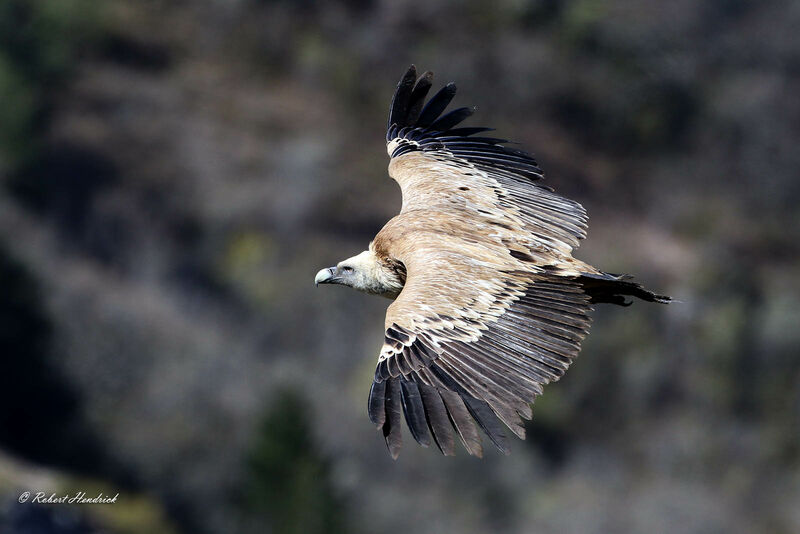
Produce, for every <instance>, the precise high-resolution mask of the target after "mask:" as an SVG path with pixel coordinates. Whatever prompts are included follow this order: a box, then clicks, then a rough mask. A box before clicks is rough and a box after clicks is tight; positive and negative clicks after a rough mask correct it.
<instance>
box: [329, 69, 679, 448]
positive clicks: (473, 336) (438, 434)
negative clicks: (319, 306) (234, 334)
mask: <svg viewBox="0 0 800 534" xmlns="http://www.w3.org/2000/svg"><path fill="white" fill-rule="evenodd" d="M431 78H432V75H431V74H430V73H425V74H424V75H423V76H422V77H420V78H419V79H417V77H416V70H415V69H414V67H413V66H412V67H411V69H409V71H408V72H407V73H406V75H405V76H404V77H403V79H402V80H401V82H400V84H399V85H398V90H397V93H396V94H395V97H394V99H393V102H392V108H391V111H390V117H389V132H388V134H387V147H388V151H389V155H390V156H391V158H392V159H391V162H390V165H389V175H390V176H391V177H392V178H394V179H395V180H396V181H397V182H398V184H400V188H401V190H402V193H403V207H402V209H401V211H400V214H399V215H397V216H396V217H394V218H393V219H391V220H390V221H389V222H388V223H387V224H386V225H385V226H384V227H383V229H381V231H380V232H379V233H378V235H377V236H376V237H375V239H374V241H373V242H372V243H370V247H369V250H367V251H365V252H363V253H361V254H359V255H358V256H355V257H353V258H350V259H348V260H345V261H343V262H341V263H340V264H339V265H338V266H337V267H335V268H334V267H332V268H329V269H324V270H322V271H320V273H318V275H317V280H316V281H317V283H340V284H343V285H349V286H352V287H354V288H356V289H360V290H362V291H366V292H368V293H373V294H378V295H383V296H387V297H389V298H393V299H395V300H394V302H393V303H392V304H391V305H390V306H389V309H388V311H387V313H386V322H385V327H386V335H385V342H384V346H383V348H382V349H381V351H380V355H379V358H378V367H377V369H376V372H375V381H374V382H373V386H372V389H371V391H370V398H369V415H370V418H371V420H372V421H373V422H374V423H375V424H376V425H377V426H378V427H379V428H381V429H382V430H383V434H384V436H385V438H386V443H387V445H388V447H389V450H390V452H391V454H392V456H393V457H396V456H397V454H398V452H399V448H400V445H401V441H402V440H401V430H400V411H401V409H402V411H403V412H404V414H405V418H406V421H407V423H408V426H409V429H410V430H411V433H412V435H413V436H414V438H415V439H416V440H417V441H418V442H419V443H421V444H423V445H429V444H430V443H431V442H433V443H435V444H436V445H437V446H438V447H439V449H440V450H441V451H442V452H443V453H444V454H448V455H449V454H454V450H455V438H454V436H455V435H458V436H459V437H460V438H461V441H462V443H463V444H464V446H465V447H466V449H467V451H469V453H470V454H475V455H478V456H480V455H481V454H482V446H481V442H480V438H479V435H478V431H477V428H476V426H475V423H477V424H478V426H480V427H481V428H482V429H483V430H484V432H486V434H487V435H488V436H489V438H490V439H491V440H492V442H493V443H494V444H495V445H496V446H497V447H498V448H499V449H500V450H502V451H504V452H508V450H509V448H508V443H507V438H506V436H505V432H504V427H503V425H501V424H500V423H499V421H502V423H504V424H505V426H507V427H508V428H510V429H511V430H512V431H513V432H514V433H515V434H516V435H517V436H519V437H521V438H524V437H525V431H524V427H523V426H522V420H521V418H530V417H531V407H530V404H531V403H532V402H533V400H534V398H535V396H536V395H538V394H540V393H541V392H542V386H543V385H545V384H547V383H549V382H551V381H554V380H557V379H558V378H559V377H560V376H561V375H562V374H563V373H564V371H565V370H566V369H567V367H568V366H569V364H570V363H571V361H572V360H573V359H574V358H575V356H577V353H578V351H579V349H580V342H581V340H582V339H583V338H584V337H585V336H586V334H587V332H588V328H589V323H590V319H589V316H588V312H589V311H590V310H591V304H592V303H595V302H610V303H615V304H623V303H625V296H626V295H630V296H636V297H639V298H642V299H644V300H648V301H657V302H668V301H669V298H668V297H664V296H660V295H656V294H654V293H651V292H649V291H647V290H645V289H644V288H642V287H641V286H640V285H638V284H635V283H633V282H630V281H628V280H627V279H625V278H623V277H619V276H614V275H609V274H607V273H603V272H602V271H600V270H598V269H596V268H594V267H592V266H591V265H588V264H586V263H584V262H582V261H580V260H577V259H575V258H573V257H572V251H573V249H574V248H576V247H577V246H578V242H579V240H580V239H582V238H584V237H585V235H586V222H587V216H586V212H585V210H584V209H583V207H581V206H580V204H578V203H576V202H574V201H572V200H568V199H565V198H563V197H561V196H559V195H556V194H555V193H553V192H552V191H551V190H550V189H548V188H545V187H542V186H540V185H538V184H537V183H536V180H538V179H539V178H541V176H542V175H541V171H540V170H539V168H538V167H537V166H536V163H535V161H534V160H533V158H531V157H530V156H529V155H528V154H525V153H523V152H520V151H517V150H512V149H510V148H507V147H505V146H504V145H503V143H504V142H505V141H504V140H502V139H495V138H487V137H474V135H475V134H477V133H481V132H483V131H486V130H487V129H485V128H453V126H455V125H456V124H458V123H459V122H461V120H463V119H464V118H466V117H467V116H469V115H470V114H471V113H472V110H470V109H468V108H460V109H457V110H455V111H453V112H450V113H448V114H446V115H444V116H441V117H440V115H441V113H442V112H443V111H444V108H445V107H446V106H447V104H448V103H449V102H450V100H451V99H452V97H453V95H454V94H455V86H454V85H452V84H449V85H447V86H446V87H445V88H444V89H442V90H441V91H440V92H439V93H437V95H436V96H434V97H433V98H432V99H431V100H430V101H429V102H428V103H427V105H425V107H423V106H422V104H423V103H424V98H425V95H426V94H427V92H428V89H429V88H430V86H431ZM453 431H455V434H454V432H453Z"/></svg>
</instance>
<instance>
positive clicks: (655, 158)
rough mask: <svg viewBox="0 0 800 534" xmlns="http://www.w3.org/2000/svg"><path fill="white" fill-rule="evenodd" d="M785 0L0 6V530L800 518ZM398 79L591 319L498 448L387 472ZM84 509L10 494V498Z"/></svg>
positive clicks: (660, 529)
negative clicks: (428, 95)
mask: <svg viewBox="0 0 800 534" xmlns="http://www.w3.org/2000/svg"><path fill="white" fill-rule="evenodd" d="M798 28H800V3H798V2H793V1H791V0H786V1H781V0H767V1H763V2H745V1H741V0H710V1H705V2H693V1H686V0H677V1H674V2H663V1H660V0H643V1H638V2H627V1H624V0H613V1H610V2H593V1H588V0H570V1H564V2H558V1H555V0H538V1H530V2H526V1H521V0H498V1H495V2H483V1H480V0H474V1H468V2H455V1H446V0H427V1H425V2H406V1H401V0H394V1H373V0H350V1H348V2H311V1H289V0H284V1H267V0H197V1H189V0H183V1H172V2H168V1H158V0H108V1H104V2H96V1H92V0H0V179H1V181H0V353H1V354H2V369H0V532H2V533H4V534H5V533H11V534H16V533H94V532H110V533H112V534H113V533H119V534H126V533H127V534H133V533H175V534H178V533H200V534H204V533H217V532H220V533H228V532H242V533H256V532H273V533H276V534H283V533H297V534H300V533H304V534H306V533H307V534H314V533H323V532H325V533H344V532H347V533H356V534H358V533H364V534H367V533H373V532H382V533H386V534H389V533H401V532H402V533H406V532H437V533H443V534H447V533H458V534H472V533H475V534H478V533H486V532H508V533H561V532H582V533H598V534H599V533H605V532H614V533H627V532H631V533H635V532H645V531H646V532H649V533H651V534H657V533H666V532H670V533H672V532H680V533H685V534H693V533H697V534H700V533H710V532H725V533H728V534H736V533H753V532H764V533H778V534H780V533H795V532H800V508H798V506H797V505H798V503H800V357H799V356H800V350H799V349H800V283H799V282H798V278H799V275H800V257H798V250H799V249H800V210H798V201H800V181H799V180H798V169H800V148H798V144H799V143H798V142H799V141H800V98H798V95H800V36H799V32H798ZM410 63H415V64H416V65H417V66H418V67H419V68H420V69H421V70H426V69H430V70H433V71H435V72H436V75H437V77H436V82H437V86H438V85H440V84H444V83H446V82H447V81H451V80H452V81H456V82H457V83H458V85H459V87H460V92H459V94H458V96H457V97H456V103H457V104H458V105H473V104H475V105H477V106H479V109H478V112H477V114H476V116H475V117H474V118H473V119H472V120H471V123H470V124H472V125H486V126H493V127H496V128H497V130H498V132H497V133H498V135H499V136H501V137H508V138H512V139H514V140H516V141H518V142H520V143H521V145H522V146H523V147H524V148H526V149H528V150H530V151H532V152H533V153H535V154H536V156H537V159H538V160H539V162H540V164H541V166H542V167H543V169H544V170H545V172H546V174H547V176H548V182H547V183H548V184H549V185H551V186H553V187H555V188H556V190H557V191H559V192H560V193H563V194H565V195H567V196H569V197H571V198H574V199H576V200H578V201H580V202H581V203H583V205H584V206H585V207H586V208H587V209H588V211H589V214H590V217H591V222H590V232H589V239H588V240H587V241H585V242H584V245H583V246H582V248H581V249H580V250H579V251H578V254H577V255H578V256H579V257H580V258H581V259H584V260H586V261H589V262H590V263H593V264H595V265H598V266H600V267H602V268H604V269H605V270H608V271H611V272H630V273H634V274H636V275H637V277H638V279H639V280H640V281H642V282H643V283H644V284H645V285H647V286H648V287H650V288H652V289H654V290H657V291H660V292H664V293H667V294H670V295H672V296H674V297H676V298H677V299H679V300H680V301H681V302H680V303H678V304H674V305H670V306H655V305H643V304H641V303H636V304H634V305H633V307H632V308H628V309H621V308H616V307H610V306H604V307H601V308H600V309H598V310H597V311H596V312H595V324H594V327H593V332H592V334H591V335H590V336H589V338H588V340H587V342H586V343H585V345H584V349H583V352H582V355H581V357H580V358H579V359H578V361H577V362H576V364H575V365H574V366H573V368H572V369H571V370H570V372H569V373H567V375H566V377H565V378H564V379H563V380H562V381H561V382H559V383H557V384H553V385H551V386H550V387H548V388H547V389H546V391H545V394H544V396H543V397H541V398H540V399H539V400H538V401H537V403H536V406H535V407H534V420H533V421H532V422H531V423H530V424H529V426H528V440H527V441H524V442H522V441H518V442H516V443H515V444H514V451H513V453H512V455H511V456H509V457H503V456H501V455H499V454H498V453H496V452H495V451H491V452H488V453H487V457H486V458H484V459H483V460H480V461H479V460H476V459H474V458H471V457H469V456H467V455H466V454H465V453H464V452H463V451H460V454H459V455H458V456H457V457H455V458H443V457H441V456H440V455H439V453H438V452H437V451H434V450H426V449H422V448H419V447H417V446H416V445H415V444H410V443H409V442H410V441H411V440H410V436H409V435H408V434H406V446H405V447H404V449H403V451H402V453H401V456H400V459H399V460H398V461H396V462H393V461H392V460H391V459H390V457H389V455H388V453H387V451H386V449H385V446H384V444H383V441H382V438H381V436H380V434H379V433H378V432H376V431H375V430H374V428H373V427H372V425H371V424H370V423H369V421H368V419H367V415H366V399H367V393H368V389H369V385H370V379H371V376H372V373H373V370H374V364H375V361H376V357H377V351H378V348H379V346H380V344H381V342H382V334H383V312H384V309H385V307H386V305H387V304H388V302H387V301H385V300H383V299H378V298H374V297H368V296H365V295H361V294H357V293H356V292H354V291H351V290H343V289H340V288H331V287H325V288H320V289H318V290H315V288H314V284H313V277H314V274H315V273H316V271H317V270H318V269H319V268H321V267H325V266H328V265H332V264H334V263H336V262H337V261H339V260H340V259H343V258H345V257H347V256H350V255H352V254H354V253H357V252H359V251H361V250H363V249H364V248H365V246H366V244H367V242H368V241H369V239H370V238H371V237H372V236H373V235H374V234H375V233H376V232H377V230H378V229H379V228H380V227H381V226H382V225H383V223H384V222H385V221H386V220H387V219H389V218H390V217H391V216H393V215H394V214H395V213H396V212H397V211H398V209H399V206H400V193H399V189H398V187H397V186H396V184H395V183H394V182H392V181H391V180H390V179H388V177H387V175H386V166H387V163H388V159H387V156H386V152H385V148H384V133H385V121H386V114H387V110H388V106H389V101H390V98H391V95H392V93H393V91H394V87H395V84H396V83H397V80H398V79H399V77H400V76H401V74H402V73H403V72H404V71H405V69H406V68H407V66H408V65H409V64H410ZM23 490H26V491H32V492H36V491H44V492H46V493H48V494H49V493H52V492H56V493H59V494H62V493H65V492H72V493H74V492H75V491H77V490H82V491H86V492H87V493H89V494H90V495H92V494H96V493H98V492H101V491H102V492H103V493H105V494H111V495H113V494H114V493H116V492H121V495H120V497H119V502H118V503H117V504H114V505H105V506H102V505H95V506H74V505H73V506H69V505H50V506H44V505H35V504H31V503H27V504H24V505H23V504H19V503H18V502H17V498H18V496H19V494H20V492H21V491H23Z"/></svg>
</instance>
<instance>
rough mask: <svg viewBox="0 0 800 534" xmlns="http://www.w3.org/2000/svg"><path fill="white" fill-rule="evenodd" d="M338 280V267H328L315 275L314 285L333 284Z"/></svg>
mask: <svg viewBox="0 0 800 534" xmlns="http://www.w3.org/2000/svg"><path fill="white" fill-rule="evenodd" d="M335 282H336V267H328V268H327V269H322V270H321V271H320V272H318V273H317V276H315V277H314V285H317V286H318V285H320V284H333V283H335Z"/></svg>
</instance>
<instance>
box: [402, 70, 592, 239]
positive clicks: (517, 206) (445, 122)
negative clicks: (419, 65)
mask: <svg viewBox="0 0 800 534" xmlns="http://www.w3.org/2000/svg"><path fill="white" fill-rule="evenodd" d="M432 78H433V75H432V74H431V73H430V72H426V73H425V74H423V75H422V76H421V77H420V78H419V79H418V80H417V74H416V68H415V67H414V66H413V65H412V66H411V67H410V68H409V70H408V72H406V74H405V76H404V77H403V79H402V80H400V83H399V84H398V86H397V91H396V92H395V95H394V98H393V99H392V105H391V109H390V112H389V124H388V130H387V133H386V143H387V151H388V152H389V156H390V157H391V158H392V162H391V164H390V167H389V169H390V174H391V175H392V177H393V178H394V179H395V180H397V181H398V183H399V184H400V187H401V188H402V190H403V209H404V210H406V209H417V208H421V207H424V206H425V205H431V204H440V203H442V202H445V201H447V200H448V198H447V195H443V194H442V193H443V191H442V190H441V189H439V190H437V191H435V194H434V195H432V196H431V195H425V194H424V192H425V191H426V190H430V188H429V187H428V185H427V184H425V183H424V182H420V181H419V180H417V179H416V178H417V175H415V174H414V173H408V172H406V173H393V172H391V171H392V166H396V165H398V164H399V160H401V159H402V156H404V155H407V154H410V153H416V154H418V155H420V156H421V158H419V159H418V161H419V160H422V159H424V160H426V161H427V162H429V163H430V164H440V165H442V166H447V167H451V168H453V167H456V168H461V169H464V170H465V171H466V172H465V173H464V177H469V176H471V177H472V179H471V180H470V179H469V178H467V179H466V180H464V181H465V182H469V181H473V182H476V183H478V182H480V183H484V184H488V185H489V186H490V187H493V188H494V189H495V190H496V192H497V196H498V198H497V199H496V201H495V205H496V207H498V208H504V209H507V210H511V211H515V212H516V214H517V216H518V217H519V218H520V219H521V221H522V222H523V223H524V225H525V230H526V231H527V232H528V233H529V234H530V235H531V236H532V237H533V238H534V239H536V240H537V241H538V242H539V243H540V244H541V245H543V246H545V247H548V248H550V249H552V250H555V251H559V252H562V253H565V254H569V253H571V252H572V250H573V249H574V248H577V247H578V241H579V240H580V239H583V238H585V237H586V229H587V221H588V217H587V215H586V210H584V209H583V206H581V205H580V204H578V203H577V202H575V201H572V200H569V199H566V198H563V197H561V196H559V195H556V194H555V193H553V192H552V190H551V189H550V188H548V187H545V186H543V185H540V184H539V183H537V181H538V180H540V179H541V178H542V177H543V176H544V175H543V173H542V171H541V170H540V169H539V167H538V166H537V164H536V161H535V160H534V159H533V157H532V156H531V155H530V154H527V153H525V152H523V151H521V150H516V149H513V148H510V147H507V146H504V143H507V142H508V141H506V140H505V139H498V138H494V137H475V134H480V133H483V132H487V131H490V130H491V128H483V127H473V128H454V126H457V125H458V124H459V123H460V122H461V121H463V120H464V119H466V118H467V117H469V116H470V115H472V113H473V111H474V108H464V107H462V108H458V109H455V110H453V111H450V112H448V113H446V114H444V115H442V113H443V112H444V110H445V108H446V107H447V106H448V104H449V103H450V101H451V100H452V99H453V97H454V96H455V93H456V87H455V84H453V83H449V84H447V85H446V86H445V87H444V88H442V89H441V90H440V91H439V92H438V93H436V95H434V96H433V97H432V98H431V99H430V100H429V101H428V102H427V104H425V105H424V106H423V103H424V101H425V96H426V95H427V93H428V91H429V90H430V87H431V80H432ZM440 115H441V116H440ZM417 164H419V163H417ZM462 187H469V184H462Z"/></svg>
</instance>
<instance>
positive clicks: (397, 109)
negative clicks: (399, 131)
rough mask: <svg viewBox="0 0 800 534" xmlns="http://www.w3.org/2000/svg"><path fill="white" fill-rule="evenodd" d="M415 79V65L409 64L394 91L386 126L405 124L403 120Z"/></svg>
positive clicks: (401, 125)
mask: <svg viewBox="0 0 800 534" xmlns="http://www.w3.org/2000/svg"><path fill="white" fill-rule="evenodd" d="M416 81H417V67H415V66H414V65H411V66H410V67H409V68H408V70H407V71H406V73H405V74H404V75H403V77H402V78H400V82H399V83H398V84H397V90H396V91H395V93H394V97H393V98H392V105H391V107H390V108H389V123H388V124H387V128H391V127H392V125H394V124H396V125H398V126H399V127H401V128H402V127H403V126H406V123H405V120H406V115H407V113H408V105H409V100H410V99H411V93H412V91H413V89H414V83H415V82H416Z"/></svg>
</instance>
